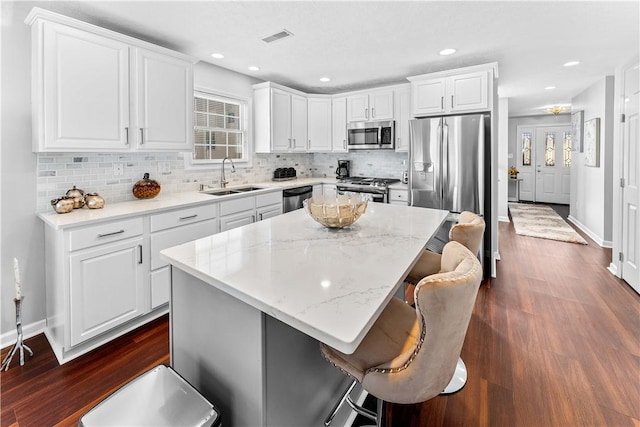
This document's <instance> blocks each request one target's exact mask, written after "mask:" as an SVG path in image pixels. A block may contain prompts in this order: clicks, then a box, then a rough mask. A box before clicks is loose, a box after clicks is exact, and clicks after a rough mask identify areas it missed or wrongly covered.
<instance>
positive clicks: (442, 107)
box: [440, 96, 444, 110]
mask: <svg viewBox="0 0 640 427" xmlns="http://www.w3.org/2000/svg"><path fill="white" fill-rule="evenodd" d="M440 109H441V110H444V96H441V97H440Z"/></svg>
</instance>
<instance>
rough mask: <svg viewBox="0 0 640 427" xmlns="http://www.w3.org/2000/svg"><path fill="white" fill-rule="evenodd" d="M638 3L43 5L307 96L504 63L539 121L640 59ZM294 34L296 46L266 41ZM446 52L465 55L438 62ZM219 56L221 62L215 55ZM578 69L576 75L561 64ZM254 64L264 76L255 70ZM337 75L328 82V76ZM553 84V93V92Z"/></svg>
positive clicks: (516, 100) (513, 101)
mask: <svg viewBox="0 0 640 427" xmlns="http://www.w3.org/2000/svg"><path fill="white" fill-rule="evenodd" d="M639 5H640V2H638V1H624V2H617V1H616V2H614V1H586V2H582V1H550V2H541V1H502V2H498V1H474V2H462V1H410V2H404V1H403V2H400V1H392V2H388V1H375V2H374V1H341V2H329V1H296V2H283V1H259V2H245V1H196V2H191V1H188V2H187V1H151V2H143V1H114V2H94V1H78V2H69V3H61V2H53V3H49V4H47V3H45V4H44V5H42V4H41V6H42V7H44V8H48V9H51V10H55V11H59V12H61V13H64V14H67V15H69V16H74V17H77V18H79V19H82V20H85V21H88V22H92V23H95V24H98V25H101V26H104V27H107V28H110V29H113V30H116V31H120V32H123V33H125V34H129V35H132V36H135V37H139V38H142V39H145V40H148V41H151V42H154V43H157V44H160V45H164V46H167V47H169V48H172V49H175V50H178V51H181V52H183V53H186V54H189V55H192V56H194V57H196V58H198V59H200V60H202V61H207V62H210V63H212V64H215V65H219V66H221V67H224V68H228V69H231V70H234V71H237V72H240V73H244V74H248V75H251V76H254V77H256V78H259V79H262V80H270V81H274V82H277V83H280V84H283V85H286V86H289V87H292V88H296V89H299V90H302V91H305V92H308V93H327V94H333V93H338V92H344V91H348V90H355V89H361V88H369V87H374V86H382V85H386V84H393V83H401V82H406V77H407V76H412V75H417V74H423V73H428V72H432V71H440V70H445V69H450V68H457V67H462V66H468V65H475V64H481V63H487V62H498V67H499V88H498V91H499V95H500V96H502V97H508V98H509V108H510V115H512V116H514V115H532V114H540V113H541V112H542V109H543V107H545V106H549V105H554V104H569V103H570V102H571V98H572V97H573V96H575V95H577V94H578V93H580V92H581V91H582V90H584V89H585V88H587V87H588V86H589V85H591V84H593V83H594V82H595V81H597V80H598V79H599V78H601V77H602V76H605V75H612V74H614V70H615V67H616V66H618V65H620V64H621V63H623V62H624V61H626V60H627V59H629V58H630V57H631V56H632V55H634V54H638V52H639V51H640V47H639V44H640V34H639V28H640V7H639ZM282 29H287V30H289V31H291V32H292V33H293V34H294V37H292V38H289V39H285V40H281V41H278V42H275V43H272V44H266V43H265V42H263V41H262V40H261V39H262V38H263V37H265V36H268V35H271V34H273V33H276V32H279V31H281V30H282ZM446 47H453V48H456V49H457V53H456V54H454V55H452V56H447V57H444V56H440V55H438V52H439V51H440V50H441V49H443V48H446ZM213 52H220V53H223V54H224V55H225V58H224V59H221V60H217V59H213V58H212V57H211V56H210V55H211V53H213ZM570 60H578V61H580V65H578V66H575V67H570V68H568V67H563V64H564V63H565V62H567V61H570ZM249 65H257V66H259V67H260V71H249V70H248V69H247V67H248V66H249ZM322 76H329V77H330V78H331V81H330V82H329V83H322V82H320V81H319V78H320V77H322ZM547 86H556V89H555V90H545V89H544V88H545V87H547Z"/></svg>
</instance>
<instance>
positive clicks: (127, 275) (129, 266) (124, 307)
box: [69, 236, 145, 346]
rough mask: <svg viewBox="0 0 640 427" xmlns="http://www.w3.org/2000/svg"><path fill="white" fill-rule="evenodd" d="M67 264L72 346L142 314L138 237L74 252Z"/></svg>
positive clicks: (141, 271)
mask: <svg viewBox="0 0 640 427" xmlns="http://www.w3.org/2000/svg"><path fill="white" fill-rule="evenodd" d="M69 264H70V279H71V280H70V286H69V287H70V309H71V313H70V314H71V319H70V320H71V331H70V332H71V345H72V346H74V345H77V344H80V343H82V342H84V341H86V340H87V339H89V338H93V337H95V336H97V335H99V334H101V333H103V332H105V331H108V330H110V329H113V328H114V327H116V326H119V325H121V324H123V323H125V322H128V321H129V320H131V319H133V318H135V317H137V316H140V315H141V314H143V313H144V311H145V304H144V267H145V266H144V265H143V238H142V237H141V236H140V237H137V238H133V239H127V240H124V241H120V242H116V243H110V244H105V245H99V246H97V247H94V248H91V249H85V250H82V251H78V252H77V253H74V254H73V255H71V257H70V263H69Z"/></svg>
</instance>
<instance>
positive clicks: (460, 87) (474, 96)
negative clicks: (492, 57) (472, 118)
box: [449, 71, 489, 113]
mask: <svg viewBox="0 0 640 427" xmlns="http://www.w3.org/2000/svg"><path fill="white" fill-rule="evenodd" d="M449 94H450V97H451V99H450V101H449V102H450V109H449V111H451V112H452V113H454V112H455V113H459V112H466V111H484V110H488V109H489V97H488V84H487V73H486V72H485V71H481V72H478V73H469V74H462V75H459V76H452V77H450V78H449Z"/></svg>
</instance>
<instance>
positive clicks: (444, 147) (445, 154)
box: [440, 118, 450, 205]
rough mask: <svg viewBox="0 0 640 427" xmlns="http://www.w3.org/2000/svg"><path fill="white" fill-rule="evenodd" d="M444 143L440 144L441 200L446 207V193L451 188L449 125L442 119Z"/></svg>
mask: <svg viewBox="0 0 640 427" xmlns="http://www.w3.org/2000/svg"><path fill="white" fill-rule="evenodd" d="M440 135H441V138H442V141H441V143H440V147H441V148H440V150H441V160H440V164H441V168H442V175H441V176H442V187H441V193H440V200H442V203H443V205H444V199H445V191H446V189H448V188H449V173H450V171H449V167H450V165H449V125H448V124H447V120H446V119H444V118H443V119H442V133H441V134H440Z"/></svg>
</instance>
